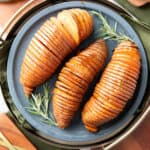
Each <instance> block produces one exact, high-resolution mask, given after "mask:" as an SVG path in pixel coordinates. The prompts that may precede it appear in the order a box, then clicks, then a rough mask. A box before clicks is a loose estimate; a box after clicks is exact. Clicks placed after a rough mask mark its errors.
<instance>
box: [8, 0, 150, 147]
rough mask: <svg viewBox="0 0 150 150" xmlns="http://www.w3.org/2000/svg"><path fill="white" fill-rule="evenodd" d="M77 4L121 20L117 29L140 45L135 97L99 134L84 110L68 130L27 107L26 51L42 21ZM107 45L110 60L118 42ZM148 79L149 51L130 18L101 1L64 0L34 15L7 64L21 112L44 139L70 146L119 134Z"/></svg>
mask: <svg viewBox="0 0 150 150" xmlns="http://www.w3.org/2000/svg"><path fill="white" fill-rule="evenodd" d="M74 7H78V8H83V9H87V10H96V11H101V12H102V13H103V14H104V15H105V16H107V18H108V20H109V23H110V24H111V26H114V23H115V21H117V22H118V29H117V31H118V32H125V33H126V34H127V35H128V36H129V37H131V38H132V39H133V40H134V41H135V43H136V44H137V45H138V47H139V50H140V53H141V57H142V59H141V62H142V67H141V74H140V79H139V81H138V85H137V89H136V92H135V95H134V98H133V99H132V100H131V101H130V103H128V105H127V106H126V108H125V110H124V111H123V112H122V113H121V115H120V116H119V117H118V118H116V119H115V120H113V121H111V122H109V123H107V124H105V125H104V126H102V127H101V130H100V132H98V133H96V134H93V133H89V132H88V131H86V129H85V128H84V126H83V124H82V122H81V119H80V113H79V114H77V116H76V117H75V118H74V120H73V122H72V124H71V125H70V127H69V128H67V129H65V130H61V129H59V128H57V127H52V126H48V125H47V124H44V123H42V122H41V121H40V120H41V118H40V117H37V116H34V115H32V114H30V113H28V112H27V111H26V110H25V107H26V106H28V105H29V103H28V101H27V99H26V97H25V95H24V92H23V90H22V86H21V84H20V83H19V75H20V68H21V64H22V61H23V57H24V54H25V52H26V48H27V46H28V44H29V42H30V40H31V38H32V36H33V35H34V33H35V32H36V31H37V29H39V27H40V26H41V25H42V23H43V22H44V21H45V20H46V19H47V18H49V17H50V16H53V15H56V14H57V12H59V11H61V10H62V9H68V8H74ZM94 22H95V28H94V29H95V30H96V29H97V28H98V27H99V26H100V24H99V21H98V20H97V18H96V17H95V18H94ZM94 38H95V37H94V35H92V36H91V37H90V38H89V39H88V40H86V41H85V42H84V43H82V44H81V47H82V48H83V47H86V45H88V44H89V43H90V42H91V41H92V40H93V39H94ZM107 45H108V54H109V57H108V60H107V63H108V61H109V59H110V57H111V54H112V50H113V49H114V48H115V47H116V45H117V43H116V42H113V41H110V40H108V41H107ZM58 72H59V70H58V71H57V73H56V74H55V75H54V76H53V77H52V78H50V79H49V81H48V83H49V84H50V87H52V89H53V87H54V83H55V81H56V79H57V74H58ZM147 79H148V64H147V58H146V54H145V51H144V48H143V46H142V43H141V41H140V39H139V37H138V35H137V34H136V33H135V31H134V30H133V28H132V27H131V26H130V25H129V24H128V23H127V22H126V20H124V19H123V18H122V17H121V16H120V15H119V14H117V13H116V12H115V11H113V10H111V9H110V8H107V7H105V6H103V5H101V4H95V3H92V2H80V1H76V2H66V3H60V4H57V5H53V6H48V7H47V8H45V9H43V10H41V11H39V12H38V13H37V14H35V15H33V16H32V17H31V18H30V19H29V20H28V21H27V22H26V23H25V24H24V25H23V26H22V27H21V29H20V31H19V32H18V34H17V36H16V37H15V39H14V41H13V43H12V46H11V50H10V52H9V57H8V63H7V80H8V86H9V91H10V94H11V96H12V99H13V102H14V103H15V105H16V107H17V108H18V110H19V111H20V113H21V114H22V115H23V116H24V117H25V119H26V120H27V121H28V122H29V123H30V124H31V125H32V126H33V127H34V128H35V129H36V130H37V131H38V132H40V133H42V136H43V137H44V138H46V139H49V140H51V141H54V142H56V143H60V144H66V145H76V146H77V145H89V144H95V143H98V142H102V141H103V140H106V139H108V138H111V137H113V136H114V135H116V134H117V133H119V132H120V131H121V130H122V129H124V128H125V127H126V126H127V124H128V123H129V122H130V121H131V120H132V119H133V117H134V115H135V113H136V112H137V109H138V107H139V105H140V104H141V102H142V98H143V96H144V93H145V89H146V86H147ZM40 89H41V87H38V88H37V90H38V91H40ZM52 89H51V90H52ZM87 95H88V94H87Z"/></svg>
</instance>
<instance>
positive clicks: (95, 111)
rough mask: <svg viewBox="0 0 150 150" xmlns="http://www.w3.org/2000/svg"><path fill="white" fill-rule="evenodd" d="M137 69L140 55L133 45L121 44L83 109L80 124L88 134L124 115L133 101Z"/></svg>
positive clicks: (139, 65) (126, 42)
mask: <svg viewBox="0 0 150 150" xmlns="http://www.w3.org/2000/svg"><path fill="white" fill-rule="evenodd" d="M133 57H134V58H133ZM132 58H133V59H132ZM140 67H141V62H140V53H139V50H138V48H137V46H136V45H135V43H133V42H131V41H124V42H122V43H120V44H119V45H118V46H117V47H116V49H115V51H114V52H113V55H112V59H111V60H110V62H109V64H108V65H107V66H106V69H105V70H104V72H103V74H102V76H101V79H100V81H99V83H97V85H96V87H95V90H94V92H93V95H92V96H91V98H90V99H89V101H88V102H87V103H86V104H85V106H84V108H83V111H82V120H83V122H84V124H85V128H87V130H89V131H91V132H97V131H98V129H99V127H100V126H101V125H102V124H104V123H106V122H109V121H110V120H112V119H114V118H116V117H117V116H118V115H119V114H120V113H121V112H122V111H123V109H124V107H125V106H126V104H127V102H128V101H129V100H131V98H132V97H133V94H134V91H135V88H136V84H137V80H138V78H139V74H140Z"/></svg>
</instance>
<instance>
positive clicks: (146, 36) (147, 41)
mask: <svg viewBox="0 0 150 150" xmlns="http://www.w3.org/2000/svg"><path fill="white" fill-rule="evenodd" d="M116 1H117V2H118V3H120V4H121V5H122V6H124V7H125V8H127V9H128V10H129V11H130V12H132V14H133V15H135V16H137V17H138V18H139V19H141V20H142V21H144V22H147V23H149V24H150V5H147V6H144V7H141V8H136V7H133V6H131V5H130V4H129V3H128V2H127V0H116ZM130 24H131V25H132V26H133V27H134V29H135V30H136V32H137V33H138V34H139V36H140V38H141V40H142V41H143V45H144V47H145V49H146V51H147V55H148V59H149V62H150V31H148V30H146V29H144V28H142V27H140V26H139V25H136V24H135V23H133V22H131V21H130ZM6 47H7V46H5V47H4V48H3V49H4V50H5V53H3V52H2V51H0V53H1V55H0V60H1V61H0V66H1V68H0V81H1V85H2V90H3V91H7V83H6V81H5V75H6V74H5V71H4V70H5V67H6V66H5V65H4V63H2V62H3V60H4V61H5V60H6V59H7V55H6V53H7V51H6ZM0 48H1V47H0ZM2 64H3V67H2ZM3 94H4V97H5V99H6V100H7V102H8V104H9V106H10V110H11V111H13V117H14V116H15V119H16V120H18V122H19V127H20V128H21V130H22V131H23V132H24V134H25V135H26V136H27V137H28V138H29V139H30V140H31V142H32V143H33V144H34V145H35V146H36V147H37V149H38V150H59V148H55V147H52V146H50V145H48V144H46V143H45V142H43V141H40V140H39V139H38V138H36V136H34V135H32V134H31V133H30V132H28V131H27V130H26V129H25V128H27V129H28V130H32V127H31V126H30V125H29V124H28V123H27V122H26V121H25V120H24V118H23V117H22V116H21V115H20V114H19V112H18V111H17V109H16V107H15V106H14V105H13V103H12V101H11V97H10V95H9V93H8V92H4V93H3ZM9 115H11V116H12V114H9ZM61 150H62V149H61Z"/></svg>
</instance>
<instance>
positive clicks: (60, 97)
mask: <svg viewBox="0 0 150 150" xmlns="http://www.w3.org/2000/svg"><path fill="white" fill-rule="evenodd" d="M106 57H107V48H106V43H105V41H104V40H101V39H100V40H97V41H96V42H94V43H93V44H92V45H90V46H89V47H88V48H87V49H85V50H83V51H81V52H80V53H79V54H78V55H77V56H75V57H73V58H71V59H70V60H69V61H68V62H67V63H66V64H65V66H64V67H63V68H62V70H61V72H60V74H59V76H58V80H57V82H56V85H55V89H54V91H53V98H52V103H53V114H54V117H55V119H56V121H57V124H58V126H59V127H60V128H66V127H68V125H69V124H70V122H71V120H72V119H73V117H74V116H75V114H76V112H77V111H78V109H79V107H80V104H81V102H82V99H83V96H84V94H85V92H86V91H87V88H88V87H89V85H90V83H91V82H92V80H93V79H94V77H95V75H96V74H97V73H98V72H99V71H100V70H101V69H102V68H103V66H104V64H105V60H106Z"/></svg>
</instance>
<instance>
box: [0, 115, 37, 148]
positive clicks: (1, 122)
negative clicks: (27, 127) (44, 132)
mask: <svg viewBox="0 0 150 150" xmlns="http://www.w3.org/2000/svg"><path fill="white" fill-rule="evenodd" d="M0 134H2V135H3V136H4V137H5V138H6V140H8V141H9V143H10V144H11V145H13V146H15V147H18V148H20V150H36V148H34V146H33V145H32V144H31V143H30V142H29V141H28V140H27V139H26V137H25V136H24V135H23V134H22V133H21V132H20V131H19V130H18V129H17V127H16V126H15V125H14V124H13V122H12V121H11V120H10V119H9V118H8V117H7V115H5V114H0ZM0 142H1V143H0V150H8V147H7V146H9V144H7V145H5V146H4V145H3V146H1V144H2V143H3V144H4V143H5V142H4V140H3V139H1V136H0ZM6 147H7V148H6ZM15 150H16V149H15Z"/></svg>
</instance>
